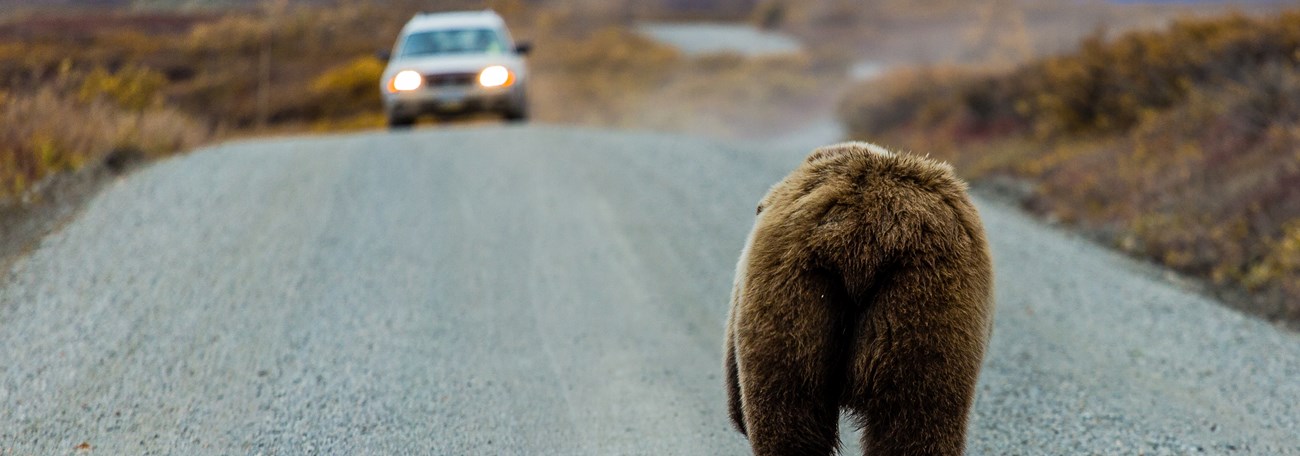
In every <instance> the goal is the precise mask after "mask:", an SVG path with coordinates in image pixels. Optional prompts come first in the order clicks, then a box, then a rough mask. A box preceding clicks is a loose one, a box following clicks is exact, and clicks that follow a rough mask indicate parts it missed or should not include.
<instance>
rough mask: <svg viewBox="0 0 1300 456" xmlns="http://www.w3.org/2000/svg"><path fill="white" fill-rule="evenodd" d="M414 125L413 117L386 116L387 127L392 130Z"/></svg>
mask: <svg viewBox="0 0 1300 456" xmlns="http://www.w3.org/2000/svg"><path fill="white" fill-rule="evenodd" d="M411 125H415V118H414V117H397V116H388V128H389V129H392V130H397V129H406V128H411Z"/></svg>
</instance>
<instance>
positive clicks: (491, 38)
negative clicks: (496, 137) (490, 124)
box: [379, 11, 530, 127]
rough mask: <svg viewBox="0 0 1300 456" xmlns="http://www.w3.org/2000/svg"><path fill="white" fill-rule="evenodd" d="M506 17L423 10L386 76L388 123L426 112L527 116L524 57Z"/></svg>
mask: <svg viewBox="0 0 1300 456" xmlns="http://www.w3.org/2000/svg"><path fill="white" fill-rule="evenodd" d="M529 48H530V46H528V45H527V44H525V43H521V44H518V45H516V44H515V43H514V41H513V40H511V38H510V32H509V31H507V30H506V24H505V21H503V20H502V19H501V16H498V15H497V14H496V13H494V12H492V11H465V12H452V13H420V14H416V15H415V17H413V18H411V20H410V22H407V23H406V26H405V27H402V33H401V34H400V35H398V37H397V43H396V44H395V45H394V46H393V51H392V54H390V58H389V61H388V67H387V68H385V69H384V76H383V79H381V80H380V87H379V90H380V93H381V94H382V96H383V99H384V112H385V113H386V114H387V115H388V125H389V127H406V126H409V125H411V124H413V123H415V120H416V118H417V117H419V116H420V115H422V114H432V115H435V116H439V117H446V116H452V115H457V114H467V113H474V112H485V111H486V112H497V113H500V114H502V115H503V116H505V118H506V119H507V120H511V121H522V120H525V119H527V118H528V100H527V97H526V96H525V86H526V82H527V80H528V69H527V67H526V66H525V64H524V59H523V56H524V54H527V53H528V51H529Z"/></svg>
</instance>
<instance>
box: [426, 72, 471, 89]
mask: <svg viewBox="0 0 1300 456" xmlns="http://www.w3.org/2000/svg"><path fill="white" fill-rule="evenodd" d="M475 79H478V74H476V73H450V74H430V75H425V76H424V81H425V83H427V84H429V87H453V86H467V85H470V84H473V83H474V80H475Z"/></svg>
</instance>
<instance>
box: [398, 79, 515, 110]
mask: <svg viewBox="0 0 1300 456" xmlns="http://www.w3.org/2000/svg"><path fill="white" fill-rule="evenodd" d="M523 103H524V91H523V87H522V86H521V85H515V86H511V87H508V88H495V89H488V88H483V87H476V86H471V87H432V88H423V89H420V90H414V91H411V92H399V93H388V94H384V107H385V110H387V111H388V115H389V116H390V117H416V116H419V115H422V114H460V113H471V112H482V111H495V112H506V111H512V110H519V109H520V108H521V107H522V106H523Z"/></svg>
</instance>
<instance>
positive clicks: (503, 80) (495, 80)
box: [478, 65, 514, 87]
mask: <svg viewBox="0 0 1300 456" xmlns="http://www.w3.org/2000/svg"><path fill="white" fill-rule="evenodd" d="M512 82H514V75H512V74H510V70H507V69H506V67H503V66H501V65H492V66H490V67H487V68H484V69H483V71H482V72H479V74H478V83H479V85H481V86H483V87H502V86H507V85H510V83H512Z"/></svg>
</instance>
